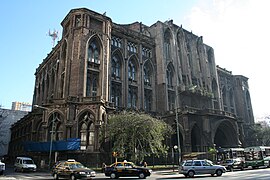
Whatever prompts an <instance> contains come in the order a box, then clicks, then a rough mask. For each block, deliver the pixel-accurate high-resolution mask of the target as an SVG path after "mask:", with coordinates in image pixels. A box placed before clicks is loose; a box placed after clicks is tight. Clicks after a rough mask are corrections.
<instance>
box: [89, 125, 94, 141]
mask: <svg viewBox="0 0 270 180" xmlns="http://www.w3.org/2000/svg"><path fill="white" fill-rule="evenodd" d="M94 137H95V129H94V124H93V123H92V124H91V125H90V129H89V140H88V144H89V145H94V140H95V138H94Z"/></svg>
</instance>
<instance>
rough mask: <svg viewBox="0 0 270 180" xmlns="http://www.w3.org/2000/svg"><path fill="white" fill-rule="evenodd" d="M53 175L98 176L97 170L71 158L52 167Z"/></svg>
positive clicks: (56, 177) (56, 176)
mask: <svg viewBox="0 0 270 180" xmlns="http://www.w3.org/2000/svg"><path fill="white" fill-rule="evenodd" d="M52 176H53V178H54V179H59V178H67V179H71V180H75V179H92V177H95V176H96V172H95V171H93V170H92V169H89V168H87V167H85V166H84V165H82V164H81V163H80V162H77V161H76V160H74V159H69V160H67V161H59V162H57V163H56V164H55V165H54V166H53V168H52Z"/></svg>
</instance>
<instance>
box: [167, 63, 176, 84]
mask: <svg viewBox="0 0 270 180" xmlns="http://www.w3.org/2000/svg"><path fill="white" fill-rule="evenodd" d="M174 76H175V71H174V66H173V64H172V63H171V62H170V63H169V64H168V66H167V70H166V79H167V86H168V87H169V88H173V85H174V80H175V77H174Z"/></svg>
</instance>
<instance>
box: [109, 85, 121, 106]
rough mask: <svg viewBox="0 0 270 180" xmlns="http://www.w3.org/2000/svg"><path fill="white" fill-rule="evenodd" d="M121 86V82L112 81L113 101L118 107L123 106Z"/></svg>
mask: <svg viewBox="0 0 270 180" xmlns="http://www.w3.org/2000/svg"><path fill="white" fill-rule="evenodd" d="M121 86H122V85H121V84H120V83H114V82H112V88H111V101H112V102H113V103H114V106H115V107H116V108H117V107H120V106H121V93H122V88H121Z"/></svg>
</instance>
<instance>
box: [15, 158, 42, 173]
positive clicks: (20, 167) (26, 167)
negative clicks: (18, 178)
mask: <svg viewBox="0 0 270 180" xmlns="http://www.w3.org/2000/svg"><path fill="white" fill-rule="evenodd" d="M14 171H15V172H17V171H21V172H26V171H28V172H35V171H37V165H36V164H35V163H34V161H33V160H32V159H31V158H30V157H17V158H16V160H15V164H14Z"/></svg>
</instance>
